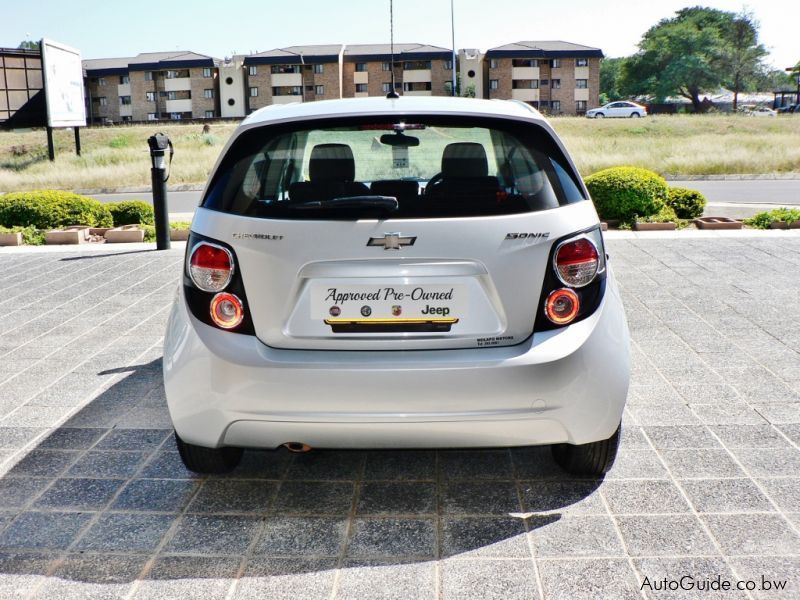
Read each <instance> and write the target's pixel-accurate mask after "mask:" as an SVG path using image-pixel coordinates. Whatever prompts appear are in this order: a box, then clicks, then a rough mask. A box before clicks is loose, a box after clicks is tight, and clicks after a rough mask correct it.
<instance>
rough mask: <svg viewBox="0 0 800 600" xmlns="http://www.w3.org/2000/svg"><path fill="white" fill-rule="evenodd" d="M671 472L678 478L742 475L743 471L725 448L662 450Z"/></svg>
mask: <svg viewBox="0 0 800 600" xmlns="http://www.w3.org/2000/svg"><path fill="white" fill-rule="evenodd" d="M661 455H662V456H663V457H664V460H665V461H666V463H667V465H668V466H669V468H670V470H671V471H672V474H673V475H674V476H675V477H677V478H678V479H683V478H688V477H694V478H709V477H744V475H745V474H744V472H743V471H742V470H741V468H739V466H738V465H737V464H736V461H734V460H733V458H732V457H731V455H730V454H728V452H727V451H725V450H714V449H693V450H663V451H662V453H661Z"/></svg>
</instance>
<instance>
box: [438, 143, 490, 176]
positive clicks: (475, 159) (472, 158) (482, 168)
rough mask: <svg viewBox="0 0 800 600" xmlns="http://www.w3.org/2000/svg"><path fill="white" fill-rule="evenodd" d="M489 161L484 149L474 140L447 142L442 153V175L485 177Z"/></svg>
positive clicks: (487, 172)
mask: <svg viewBox="0 0 800 600" xmlns="http://www.w3.org/2000/svg"><path fill="white" fill-rule="evenodd" d="M488 174H489V161H488V160H486V150H484V149H483V146H482V145H481V144H478V143H476V142H457V143H455V144H448V145H447V146H445V148H444V152H443V153H442V177H444V178H445V179H447V178H452V177H486V176H487V175H488Z"/></svg>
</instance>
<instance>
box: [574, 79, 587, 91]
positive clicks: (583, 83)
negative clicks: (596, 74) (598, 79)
mask: <svg viewBox="0 0 800 600" xmlns="http://www.w3.org/2000/svg"><path fill="white" fill-rule="evenodd" d="M588 87H589V80H588V79H576V80H575V89H578V90H585V89H587V88H588Z"/></svg>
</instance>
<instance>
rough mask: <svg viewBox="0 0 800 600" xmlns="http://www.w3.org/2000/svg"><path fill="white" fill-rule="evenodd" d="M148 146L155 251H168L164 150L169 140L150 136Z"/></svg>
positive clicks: (167, 209)
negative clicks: (154, 221) (150, 165)
mask: <svg viewBox="0 0 800 600" xmlns="http://www.w3.org/2000/svg"><path fill="white" fill-rule="evenodd" d="M147 144H148V146H150V158H151V160H152V168H151V169H150V179H151V182H152V186H153V212H154V213H155V220H156V250H169V249H170V242H169V208H168V206H167V177H166V172H167V165H166V158H165V154H166V150H167V147H168V146H169V138H168V137H167V136H166V135H164V134H163V133H158V134H156V135H154V136H151V137H150V138H149V139H148V140H147Z"/></svg>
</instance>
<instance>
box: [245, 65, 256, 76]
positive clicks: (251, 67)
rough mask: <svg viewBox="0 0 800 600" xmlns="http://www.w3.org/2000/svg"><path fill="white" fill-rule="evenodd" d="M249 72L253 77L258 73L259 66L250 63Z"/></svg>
mask: <svg viewBox="0 0 800 600" xmlns="http://www.w3.org/2000/svg"><path fill="white" fill-rule="evenodd" d="M247 74H248V75H249V76H250V77H252V76H253V75H258V67H257V66H255V65H250V66H249V67H247Z"/></svg>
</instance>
